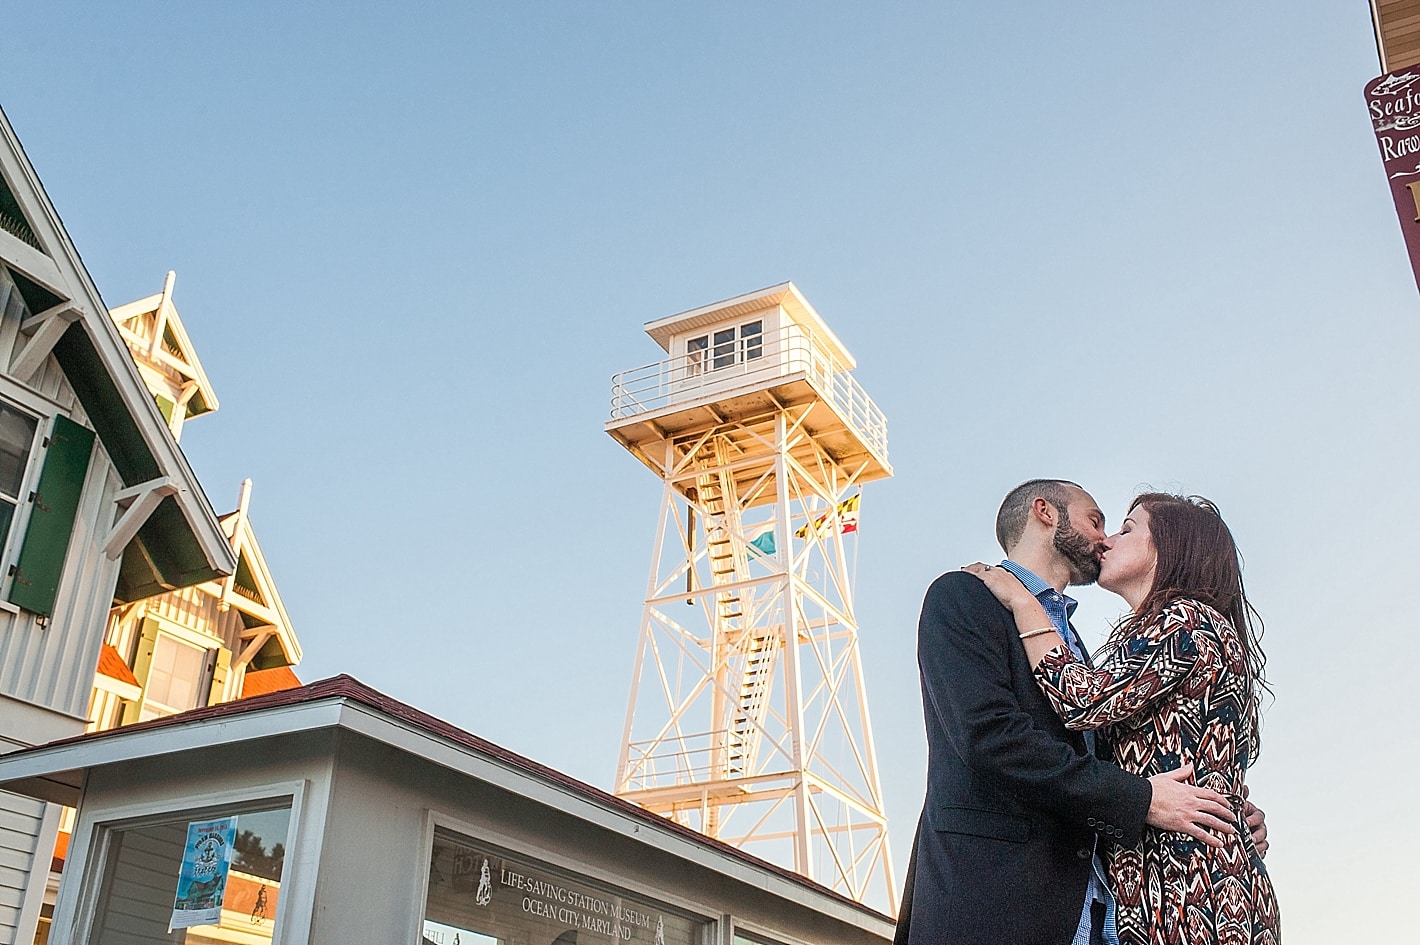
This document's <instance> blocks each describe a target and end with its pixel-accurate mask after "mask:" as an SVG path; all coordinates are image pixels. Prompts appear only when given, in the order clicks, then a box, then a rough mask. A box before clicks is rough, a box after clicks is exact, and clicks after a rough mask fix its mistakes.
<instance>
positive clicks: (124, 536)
mask: <svg viewBox="0 0 1420 945" xmlns="http://www.w3.org/2000/svg"><path fill="white" fill-rule="evenodd" d="M177 491H178V487H177V483H175V482H173V480H172V479H171V478H170V477H168V476H161V477H159V478H157V479H152V480H149V481H148V482H142V483H139V484H138V485H136V486H132V487H130V488H128V489H124V490H123V491H122V492H120V493H118V495H116V496H115V497H114V499H115V501H116V502H117V504H118V506H119V508H123V506H124V504H125V503H131V504H129V505H128V507H127V508H125V509H123V514H122V515H120V516H119V517H118V521H117V522H114V523H113V528H111V529H109V533H108V537H107V538H105V539H104V554H105V555H107V556H108V558H109V560H110V561H117V560H118V558H119V557H120V556H121V555H122V554H123V549H125V548H127V547H128V543H129V542H131V541H132V540H133V536H135V535H137V534H138V529H140V528H142V527H143V523H144V522H146V521H148V516H150V515H152V514H153V510H154V509H156V508H157V507H158V504H159V503H160V502H162V501H163V500H164V499H165V498H167V497H168V496H170V495H176V494H177Z"/></svg>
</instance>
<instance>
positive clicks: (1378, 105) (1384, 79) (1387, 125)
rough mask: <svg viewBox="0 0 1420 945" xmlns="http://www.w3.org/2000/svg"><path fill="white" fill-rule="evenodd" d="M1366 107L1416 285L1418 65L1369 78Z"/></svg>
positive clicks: (1419, 267) (1419, 248)
mask: <svg viewBox="0 0 1420 945" xmlns="http://www.w3.org/2000/svg"><path fill="white" fill-rule="evenodd" d="M1366 107H1367V109H1368V110H1369V111H1370V114H1371V126H1372V127H1373V128H1374V129H1375V132H1376V145H1377V146H1378V147H1379V148H1380V150H1381V163H1382V164H1384V165H1385V173H1386V177H1388V178H1389V179H1390V193H1391V197H1392V198H1393V199H1394V200H1395V212H1396V213H1397V214H1399V216H1400V231H1401V232H1402V233H1403V234H1404V235H1405V246H1406V248H1407V249H1408V250H1409V252H1410V269H1411V272H1413V273H1414V274H1415V281H1416V285H1417V286H1420V68H1417V69H1402V70H1400V71H1398V72H1391V73H1388V74H1386V75H1383V76H1379V77H1377V78H1374V79H1372V80H1371V81H1370V82H1368V83H1367V84H1366Z"/></svg>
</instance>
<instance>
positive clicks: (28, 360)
mask: <svg viewBox="0 0 1420 945" xmlns="http://www.w3.org/2000/svg"><path fill="white" fill-rule="evenodd" d="M78 319H79V310H78V309H77V308H75V307H74V305H73V303H71V302H61V303H59V304H58V305H56V306H54V307H53V308H47V309H45V310H44V311H43V312H40V313H39V314H38V315H31V316H30V317H29V318H27V319H25V320H24V321H23V322H21V323H20V334H21V335H28V336H29V341H27V342H25V346H24V347H23V348H21V349H20V350H19V351H17V352H15V355H14V357H12V358H11V359H10V375H11V376H12V377H14V378H16V379H17V380H20V381H28V380H29V379H30V378H31V377H33V376H34V373H35V372H36V371H38V370H39V366H40V365H41V364H43V363H44V359H45V358H47V357H48V356H49V353H50V352H51V351H53V350H54V346H55V344H57V343H58V341H59V339H60V336H62V335H63V334H64V332H66V331H68V329H69V326H70V325H72V324H73V323H74V322H75V321H77V320H78Z"/></svg>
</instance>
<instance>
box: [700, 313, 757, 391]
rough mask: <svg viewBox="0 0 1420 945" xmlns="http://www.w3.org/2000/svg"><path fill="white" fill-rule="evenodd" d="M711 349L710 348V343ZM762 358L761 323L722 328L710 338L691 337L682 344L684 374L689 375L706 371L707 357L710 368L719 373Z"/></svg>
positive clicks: (707, 336)
mask: <svg viewBox="0 0 1420 945" xmlns="http://www.w3.org/2000/svg"><path fill="white" fill-rule="evenodd" d="M712 340H713V341H714V347H713V348H712V347H711V341H712ZM762 357H764V322H763V321H762V320H756V321H752V322H745V323H744V324H743V325H740V326H738V327H730V328H721V329H718V330H716V331H715V333H714V334H713V335H701V336H699V337H697V338H690V339H688V340H687V341H686V343H685V361H686V373H687V374H689V375H690V376H692V377H693V376H695V375H697V374H701V373H703V372H704V370H705V362H706V360H707V358H708V359H709V361H710V369H711V370H712V371H718V370H721V369H723V368H728V367H734V366H735V365H736V364H741V363H744V362H746V361H754V360H756V359H758V358H762Z"/></svg>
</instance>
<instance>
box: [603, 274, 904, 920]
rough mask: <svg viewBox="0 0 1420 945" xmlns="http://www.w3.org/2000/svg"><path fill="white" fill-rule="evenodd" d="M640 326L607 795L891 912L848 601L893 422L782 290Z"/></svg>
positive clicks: (631, 392) (622, 423)
mask: <svg viewBox="0 0 1420 945" xmlns="http://www.w3.org/2000/svg"><path fill="white" fill-rule="evenodd" d="M646 333H647V334H649V335H650V336H651V337H652V338H653V339H654V340H655V341H656V342H657V343H658V344H659V345H660V346H661V347H662V348H663V349H664V350H665V352H666V354H667V355H669V357H667V358H666V359H664V360H661V361H658V362H656V363H654V364H650V365H646V366H645V367H640V368H634V369H632V370H629V371H624V372H622V373H620V374H617V375H616V376H615V377H614V378H613V379H612V406H611V419H610V420H609V421H608V422H607V424H606V430H607V432H608V433H610V434H611V435H612V436H613V437H614V438H615V439H616V440H617V441H618V442H620V443H621V444H622V445H623V446H625V447H626V448H627V449H628V450H629V451H630V452H631V453H632V455H634V456H635V457H636V458H637V459H639V460H641V462H642V463H644V464H645V465H646V466H647V467H648V468H650V469H651V470H652V471H653V472H654V473H655V474H656V475H657V476H659V477H660V479H661V481H662V483H663V490H662V499H661V508H660V521H659V526H658V529H657V532H656V540H655V547H654V552H653V554H652V564H651V574H650V580H649V583H648V585H647V589H646V599H645V607H644V610H643V612H642V619H641V631H640V639H639V642H638V645H637V648H636V661H635V669H634V674H633V678H632V684H631V696H630V701H629V704H628V706H627V714H626V728H625V735H624V738H623V740H622V745H621V753H620V758H619V761H618V763H617V770H616V786H615V791H616V793H617V794H619V795H620V796H622V797H624V798H626V799H628V800H632V801H635V802H636V803H638V804H641V805H642V806H644V807H646V808H648V809H650V810H653V811H656V812H658V813H661V814H663V815H665V816H666V817H670V818H674V819H675V820H677V821H680V822H681V823H684V824H686V825H688V826H692V827H694V828H696V829H698V830H701V831H702V832H704V833H706V834H708V835H710V836H712V837H716V838H718V839H720V840H723V841H726V842H728V843H731V844H734V845H736V846H740V847H743V848H745V849H747V850H749V851H750V852H754V853H756V854H758V855H760V856H762V857H764V858H765V859H769V860H771V861H775V862H779V863H782V864H783V865H786V866H790V867H792V868H793V869H794V870H796V871H797V872H799V873H801V874H802V875H804V876H807V877H809V878H811V879H814V880H816V881H818V882H820V883H822V884H824V885H825V886H829V887H831V888H833V889H836V890H838V891H840V892H843V893H845V894H847V895H849V896H852V897H853V898H855V899H858V900H860V901H863V900H866V899H867V898H869V897H871V898H872V899H873V900H874V901H875V902H883V901H885V902H886V904H887V906H888V908H889V910H890V911H895V910H896V905H897V903H896V883H895V881H894V878H893V873H892V864H891V860H890V856H889V850H888V843H887V821H886V818H885V817H884V815H883V803H882V788H881V785H880V782H879V778H878V767H877V759H876V756H875V753H874V748H873V736H872V728H871V725H870V724H869V716H868V701H867V694H866V692H865V690H864V681H863V671H862V665H861V661H860V657H859V648H858V622H857V619H856V618H855V616H854V605H853V576H854V563H855V561H856V541H857V537H856V534H855V532H856V531H857V519H858V507H859V503H860V495H861V488H862V486H863V484H864V483H867V482H871V481H872V480H875V479H884V478H886V477H888V476H890V475H892V469H891V467H890V466H889V465H888V460H887V422H886V419H885V418H884V417H883V415H882V413H881V412H880V411H879V410H878V408H877V407H876V406H875V405H874V404H873V402H872V401H871V400H870V399H869V398H868V396H867V394H865V393H864V392H863V389H862V388H861V387H860V386H858V383H857V382H856V381H855V380H854V379H853V377H852V375H851V374H850V373H849V372H850V371H851V370H852V368H853V367H854V366H855V364H854V361H853V357H852V355H850V354H849V353H848V351H847V349H846V348H844V347H843V345H842V343H840V342H839V340H838V339H837V338H836V337H835V336H834V334H833V332H832V331H830V330H829V328H828V326H827V325H826V324H825V323H824V321H823V319H821V318H820V317H819V315H818V313H817V312H815V311H814V309H813V307H812V306H811V305H810V304H809V303H808V301H807V300H806V299H805V298H804V296H803V295H802V294H801V293H800V292H799V290H798V289H797V288H795V287H794V285H793V284H792V283H788V282H786V283H784V284H782V285H777V286H773V287H771V288H768V289H764V290H762V291H759V292H752V293H750V294H748V295H742V296H739V297H737V298H733V299H729V300H727V301H724V302H717V303H715V304H713V305H707V306H704V307H702V308H697V309H695V310H693V311H689V312H684V313H682V314H679V315H672V316H670V317H668V318H663V319H659V320H657V321H653V322H650V323H648V324H647V325H646ZM687 605H689V606H687ZM880 896H881V897H883V898H882V899H879V897H880Z"/></svg>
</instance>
